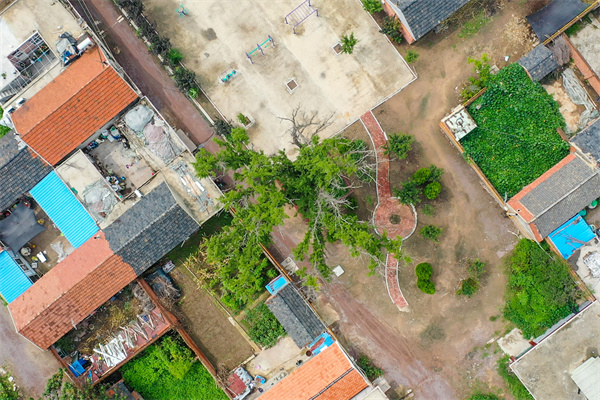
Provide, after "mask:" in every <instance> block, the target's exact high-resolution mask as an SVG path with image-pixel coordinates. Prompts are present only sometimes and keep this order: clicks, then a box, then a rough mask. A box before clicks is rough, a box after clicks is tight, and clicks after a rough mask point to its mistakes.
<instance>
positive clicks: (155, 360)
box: [121, 336, 227, 400]
mask: <svg viewBox="0 0 600 400" xmlns="http://www.w3.org/2000/svg"><path fill="white" fill-rule="evenodd" d="M121 373H122V375H123V379H124V380H125V383H126V384H127V385H128V386H130V387H131V388H133V389H135V390H136V391H138V392H139V393H140V394H141V395H142V396H143V397H144V398H145V399H149V400H150V399H151V400H170V399H187V400H194V399H198V400H204V399H211V400H212V399H214V400H220V399H223V400H227V396H226V395H225V393H224V392H223V391H222V390H221V389H220V388H219V387H218V386H217V384H216V382H215V380H214V379H213V377H212V376H211V375H210V373H209V372H208V371H207V370H206V368H204V366H203V365H202V364H201V363H200V361H198V360H196V359H194V355H193V353H192V351H191V350H190V349H189V348H188V347H187V346H186V345H185V344H184V343H182V342H181V340H179V339H176V338H173V337H170V336H166V337H164V338H163V339H161V340H160V341H158V342H157V343H155V344H153V345H152V346H150V347H148V348H147V349H146V350H145V351H144V352H143V353H142V354H141V355H139V356H138V357H136V358H134V359H133V360H131V361H129V362H128V363H127V364H125V365H124V366H123V368H122V369H121Z"/></svg>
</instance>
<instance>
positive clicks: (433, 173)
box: [427, 164, 444, 183]
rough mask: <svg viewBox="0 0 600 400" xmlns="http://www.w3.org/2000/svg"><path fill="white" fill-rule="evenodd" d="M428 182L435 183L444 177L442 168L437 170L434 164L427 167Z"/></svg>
mask: <svg viewBox="0 0 600 400" xmlns="http://www.w3.org/2000/svg"><path fill="white" fill-rule="evenodd" d="M429 172H430V174H429V180H428V181H427V182H428V183H431V182H435V181H437V180H438V179H440V178H441V177H442V175H444V168H438V167H436V166H435V165H434V164H431V165H430V166H429Z"/></svg>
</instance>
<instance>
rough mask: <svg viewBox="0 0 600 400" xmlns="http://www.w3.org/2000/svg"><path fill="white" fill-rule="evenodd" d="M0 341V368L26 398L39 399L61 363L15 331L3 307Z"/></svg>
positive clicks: (0, 320)
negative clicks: (8, 374) (13, 378)
mask: <svg viewBox="0 0 600 400" xmlns="http://www.w3.org/2000/svg"><path fill="white" fill-rule="evenodd" d="M0 338H2V345H1V346H0V367H4V368H5V369H7V370H8V372H9V373H10V374H11V375H12V376H14V377H15V381H16V383H17V385H18V386H19V387H20V388H21V392H22V393H21V394H22V395H23V398H29V397H33V398H38V397H40V396H41V395H42V393H43V392H44V389H46V382H47V381H48V379H49V378H50V377H51V376H52V375H53V374H54V373H55V372H56V371H58V369H59V368H60V365H59V364H58V361H56V359H55V358H54V356H53V355H52V354H51V353H50V352H49V351H42V350H40V349H39V348H37V347H36V346H34V345H33V344H31V343H30V342H29V341H28V340H26V339H25V338H24V337H23V336H21V335H19V334H18V333H17V332H16V330H15V326H14V324H13V321H12V319H11V317H10V313H9V311H8V307H5V306H0Z"/></svg>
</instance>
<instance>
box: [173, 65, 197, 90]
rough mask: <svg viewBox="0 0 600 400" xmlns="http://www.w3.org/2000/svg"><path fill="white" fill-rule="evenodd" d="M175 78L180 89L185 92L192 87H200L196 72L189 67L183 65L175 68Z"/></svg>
mask: <svg viewBox="0 0 600 400" xmlns="http://www.w3.org/2000/svg"><path fill="white" fill-rule="evenodd" d="M174 79H175V83H176V84H177V87H178V88H179V90H181V91H182V92H184V93H185V92H188V91H189V90H190V89H191V88H197V87H198V84H197V83H196V74H195V73H194V71H190V70H189V69H186V68H183V67H177V68H175V75H174Z"/></svg>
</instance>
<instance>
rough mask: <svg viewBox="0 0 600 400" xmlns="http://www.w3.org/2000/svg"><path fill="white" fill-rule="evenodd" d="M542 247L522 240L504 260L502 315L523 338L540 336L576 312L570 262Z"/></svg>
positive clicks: (574, 288) (575, 291)
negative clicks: (504, 292)
mask: <svg viewBox="0 0 600 400" xmlns="http://www.w3.org/2000/svg"><path fill="white" fill-rule="evenodd" d="M541 246H543V248H542V247H541ZM541 246H540V245H538V244H537V243H535V242H533V241H531V240H527V239H522V240H521V241H520V242H519V243H518V244H517V246H516V247H515V249H514V250H513V252H512V254H511V256H510V258H509V259H508V260H507V272H508V276H509V277H508V284H507V291H506V305H505V306H504V311H503V314H504V317H505V318H506V319H508V320H509V321H511V322H513V323H514V324H515V325H516V326H517V327H518V328H519V329H521V331H522V332H523V336H524V337H525V338H530V337H535V336H539V335H541V334H542V333H544V332H545V331H546V330H547V329H548V328H550V327H551V326H552V325H554V324H555V323H557V322H558V321H560V320H561V319H562V318H564V317H566V316H567V315H569V314H570V313H572V312H576V311H577V303H576V300H577V298H578V297H579V295H580V292H579V290H578V289H577V286H576V285H575V282H574V281H573V278H572V277H571V274H570V273H569V265H568V264H567V263H566V262H565V261H564V260H563V259H562V258H559V256H558V255H556V254H554V253H550V252H549V251H548V246H547V245H546V244H543V245H541Z"/></svg>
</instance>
